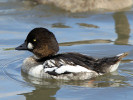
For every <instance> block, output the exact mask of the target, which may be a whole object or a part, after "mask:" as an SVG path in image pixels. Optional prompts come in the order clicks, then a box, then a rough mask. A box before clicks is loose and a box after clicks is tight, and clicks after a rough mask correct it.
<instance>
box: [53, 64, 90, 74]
mask: <svg viewBox="0 0 133 100" xmlns="http://www.w3.org/2000/svg"><path fill="white" fill-rule="evenodd" d="M55 72H56V73H58V74H61V73H64V72H77V73H78V72H92V70H88V69H87V68H84V67H82V66H79V65H76V66H72V65H64V66H61V67H60V68H58V69H56V70H55Z"/></svg>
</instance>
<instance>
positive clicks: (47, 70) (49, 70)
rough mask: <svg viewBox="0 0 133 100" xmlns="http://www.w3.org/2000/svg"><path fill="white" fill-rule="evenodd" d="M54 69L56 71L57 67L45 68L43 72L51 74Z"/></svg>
mask: <svg viewBox="0 0 133 100" xmlns="http://www.w3.org/2000/svg"><path fill="white" fill-rule="evenodd" d="M55 69H57V67H52V68H45V69H44V72H52V71H54V70H55Z"/></svg>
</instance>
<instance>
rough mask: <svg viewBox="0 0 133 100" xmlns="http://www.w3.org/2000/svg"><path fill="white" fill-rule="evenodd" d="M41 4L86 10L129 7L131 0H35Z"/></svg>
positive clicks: (132, 2) (75, 10) (72, 10)
mask: <svg viewBox="0 0 133 100" xmlns="http://www.w3.org/2000/svg"><path fill="white" fill-rule="evenodd" d="M35 1H37V2H39V3H42V4H45V5H46V4H53V5H54V6H56V7H59V8H61V9H64V10H66V11H70V12H86V11H90V10H98V9H105V10H113V11H117V10H121V9H124V8H127V7H130V6H131V5H132V4H133V1H132V0H82V1H81V0H35Z"/></svg>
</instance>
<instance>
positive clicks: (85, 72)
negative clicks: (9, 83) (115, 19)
mask: <svg viewBox="0 0 133 100" xmlns="http://www.w3.org/2000/svg"><path fill="white" fill-rule="evenodd" d="M16 50H28V51H30V52H32V53H33V54H34V56H31V57H28V58H26V59H25V60H24V62H23V66H22V71H23V72H25V73H27V74H29V75H31V76H34V77H38V78H54V79H65V80H85V79H90V78H92V77H96V76H99V75H103V74H105V73H109V72H113V71H116V70H117V68H118V66H119V63H120V61H121V59H122V58H123V57H125V56H126V55H127V54H128V53H122V54H119V55H116V56H114V57H104V58H102V59H96V58H93V57H90V56H87V55H83V54H79V53H73V52H69V53H62V54H57V52H58V50H59V46H58V42H57V40H56V38H55V36H54V34H53V33H52V32H50V31H49V30H47V29H45V28H35V29H33V30H32V31H31V32H30V33H29V34H28V36H27V38H26V40H25V42H24V43H23V44H22V45H20V46H19V47H17V48H16Z"/></svg>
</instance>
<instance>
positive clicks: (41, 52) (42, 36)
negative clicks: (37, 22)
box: [15, 28, 59, 58]
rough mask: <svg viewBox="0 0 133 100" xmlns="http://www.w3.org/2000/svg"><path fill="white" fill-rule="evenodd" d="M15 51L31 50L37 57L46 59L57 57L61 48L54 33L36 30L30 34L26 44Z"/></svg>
mask: <svg viewBox="0 0 133 100" xmlns="http://www.w3.org/2000/svg"><path fill="white" fill-rule="evenodd" d="M15 49H16V50H29V51H31V52H33V53H34V54H35V55H36V56H37V57H39V58H44V57H48V56H52V55H55V54H56V53H57V52H58V51H59V46H58V42H57V40H56V38H55V36H54V34H53V33H52V32H50V31H49V30H47V29H45V28H35V29H33V30H32V31H31V32H30V33H29V34H28V36H27V38H26V40H25V42H24V43H23V44H22V45H20V46H18V47H17V48H15Z"/></svg>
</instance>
